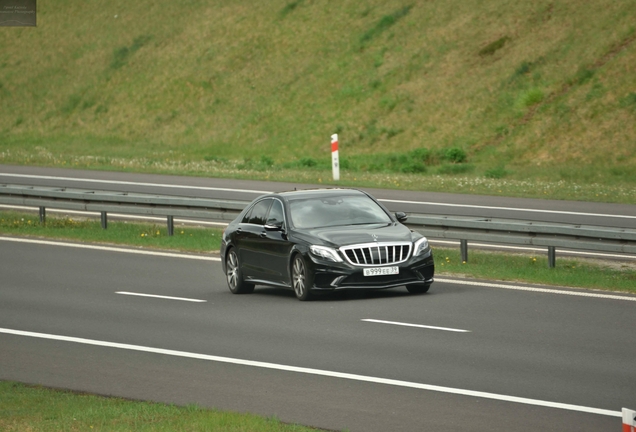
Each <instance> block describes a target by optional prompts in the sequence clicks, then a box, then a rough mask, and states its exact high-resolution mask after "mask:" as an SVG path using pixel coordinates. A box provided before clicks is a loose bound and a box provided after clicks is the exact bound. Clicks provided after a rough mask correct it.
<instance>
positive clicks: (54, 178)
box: [0, 173, 271, 194]
mask: <svg viewBox="0 0 636 432" xmlns="http://www.w3.org/2000/svg"><path fill="white" fill-rule="evenodd" d="M0 176H4V177H19V178H33V179H41V180H64V181H75V182H90V183H102V184H118V185H129V186H151V187H161V188H169V189H195V190H207V191H224V192H241V193H260V194H266V193H271V191H259V190H247V189H231V188H217V187H207V186H187V185H183V186H182V185H171V184H163V183H144V182H131V181H122V180H97V179H89V178H78V177H56V176H42V175H31V174H9V173H0Z"/></svg>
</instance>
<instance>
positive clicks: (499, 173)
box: [484, 165, 508, 179]
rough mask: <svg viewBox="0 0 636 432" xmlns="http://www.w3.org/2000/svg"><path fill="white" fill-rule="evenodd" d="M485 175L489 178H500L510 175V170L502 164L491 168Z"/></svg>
mask: <svg viewBox="0 0 636 432" xmlns="http://www.w3.org/2000/svg"><path fill="white" fill-rule="evenodd" d="M484 175H485V176H486V177H487V178H492V179H500V178H504V177H505V176H507V175H508V171H507V170H506V168H505V167H504V166H503V165H500V166H498V167H495V168H491V169H489V170H487V171H486V173H485V174H484Z"/></svg>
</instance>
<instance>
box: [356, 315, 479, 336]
mask: <svg viewBox="0 0 636 432" xmlns="http://www.w3.org/2000/svg"><path fill="white" fill-rule="evenodd" d="M360 321H366V322H372V323H379V324H392V325H397V326H405V327H419V328H425V329H431V330H443V331H449V332H457V333H470V330H462V329H455V328H449V327H435V326H429V325H423V324H409V323H403V322H396V321H383V320H377V319H370V318H368V319H361V320H360Z"/></svg>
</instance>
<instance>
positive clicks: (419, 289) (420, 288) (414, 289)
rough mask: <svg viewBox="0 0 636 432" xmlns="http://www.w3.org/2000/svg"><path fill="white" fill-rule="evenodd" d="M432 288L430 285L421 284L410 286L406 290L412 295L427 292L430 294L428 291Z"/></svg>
mask: <svg viewBox="0 0 636 432" xmlns="http://www.w3.org/2000/svg"><path fill="white" fill-rule="evenodd" d="M430 287H431V286H430V285H428V284H420V285H408V286H407V287H406V289H407V290H408V291H409V292H410V293H411V294H424V293H426V292H428V289H429V288H430Z"/></svg>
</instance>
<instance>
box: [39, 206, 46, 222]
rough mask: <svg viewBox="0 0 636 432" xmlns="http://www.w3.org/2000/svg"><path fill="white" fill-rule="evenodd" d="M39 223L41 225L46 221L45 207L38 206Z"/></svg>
mask: <svg viewBox="0 0 636 432" xmlns="http://www.w3.org/2000/svg"><path fill="white" fill-rule="evenodd" d="M40 223H41V224H42V225H44V224H45V223H46V207H40Z"/></svg>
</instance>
